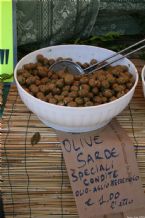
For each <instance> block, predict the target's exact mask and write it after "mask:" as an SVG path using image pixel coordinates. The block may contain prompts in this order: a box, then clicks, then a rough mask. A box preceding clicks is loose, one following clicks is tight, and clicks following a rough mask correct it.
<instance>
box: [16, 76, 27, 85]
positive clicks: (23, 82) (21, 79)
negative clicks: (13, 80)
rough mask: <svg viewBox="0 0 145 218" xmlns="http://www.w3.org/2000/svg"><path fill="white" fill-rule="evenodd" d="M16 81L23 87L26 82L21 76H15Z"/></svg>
mask: <svg viewBox="0 0 145 218" xmlns="http://www.w3.org/2000/svg"><path fill="white" fill-rule="evenodd" d="M17 79H18V82H19V83H20V84H21V85H24V84H25V82H26V79H25V78H24V77H23V76H22V75H19V76H17Z"/></svg>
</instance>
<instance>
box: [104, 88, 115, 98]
mask: <svg viewBox="0 0 145 218" xmlns="http://www.w3.org/2000/svg"><path fill="white" fill-rule="evenodd" d="M112 95H113V94H112V91H111V89H105V90H104V92H103V96H105V97H107V98H111V97H112Z"/></svg>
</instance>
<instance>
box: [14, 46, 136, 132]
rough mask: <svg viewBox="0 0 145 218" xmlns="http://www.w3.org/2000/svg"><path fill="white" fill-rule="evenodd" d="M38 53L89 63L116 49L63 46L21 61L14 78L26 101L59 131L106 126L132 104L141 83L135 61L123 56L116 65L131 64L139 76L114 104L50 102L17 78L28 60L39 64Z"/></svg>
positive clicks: (31, 55) (130, 69)
mask: <svg viewBox="0 0 145 218" xmlns="http://www.w3.org/2000/svg"><path fill="white" fill-rule="evenodd" d="M37 54H43V55H44V56H45V57H49V58H58V57H64V58H67V57H70V58H72V59H73V60H74V61H80V62H82V63H84V62H89V61H90V60H91V59H93V58H95V59H97V60H98V61H100V60H103V59H104V58H107V57H108V56H111V55H112V54H114V52H113V51H110V50H107V49H104V48H99V47H94V46H87V45H59V46H51V47H47V48H43V49H40V50H37V51H34V52H32V53H30V54H28V55H26V56H25V57H24V58H22V59H21V60H20V61H19V62H18V64H17V65H16V68H15V71H14V77H15V81H16V85H17V88H18V92H19V95H20V96H21V99H22V101H23V102H24V104H25V105H26V106H27V107H28V108H29V109H30V110H31V111H32V112H33V113H34V114H36V115H37V117H38V118H39V119H40V120H41V121H42V122H43V123H44V124H45V125H46V126H49V127H52V128H54V129H57V130H61V131H67V132H86V131H91V130H95V129H98V128H100V127H103V126H104V125H106V124H107V123H108V122H109V121H111V119H112V118H113V117H115V116H116V115H118V114H119V113H120V112H121V111H122V110H123V109H124V108H125V107H126V106H127V105H128V103H129V102H130V100H131V98H132V96H133V93H134V91H135V87H136V85H137V82H138V73H137V69H136V68H135V66H134V64H133V63H132V62H131V61H129V60H128V59H127V58H123V59H122V60H120V61H118V62H116V63H114V65H118V64H120V65H126V66H128V68H129V71H130V72H131V74H132V75H133V76H134V78H135V84H134V86H133V87H132V89H131V90H130V91H129V92H128V93H127V94H125V95H124V96H122V97H121V98H119V99H117V100H115V101H112V102H110V103H106V104H102V105H98V106H90V107H68V106H58V105H54V104H50V103H46V102H43V101H41V100H40V99H37V98H35V97H33V96H32V95H30V94H28V93H27V92H26V91H25V90H24V89H23V88H22V87H21V85H20V84H19V82H18V81H17V70H18V69H20V68H21V67H22V66H23V65H24V64H26V63H30V62H33V63H35V62H36V56H37Z"/></svg>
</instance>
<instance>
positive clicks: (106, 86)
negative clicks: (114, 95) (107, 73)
mask: <svg viewBox="0 0 145 218" xmlns="http://www.w3.org/2000/svg"><path fill="white" fill-rule="evenodd" d="M101 86H102V87H103V88H105V89H108V88H109V87H110V84H109V82H108V81H107V80H103V81H101Z"/></svg>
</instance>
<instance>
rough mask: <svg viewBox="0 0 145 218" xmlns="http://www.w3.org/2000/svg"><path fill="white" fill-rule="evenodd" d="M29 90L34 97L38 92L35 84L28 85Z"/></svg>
mask: <svg viewBox="0 0 145 218" xmlns="http://www.w3.org/2000/svg"><path fill="white" fill-rule="evenodd" d="M29 89H30V91H31V92H32V93H33V94H34V95H35V94H36V93H37V92H38V91H39V88H38V86H36V85H35V84H32V85H30V86H29Z"/></svg>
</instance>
